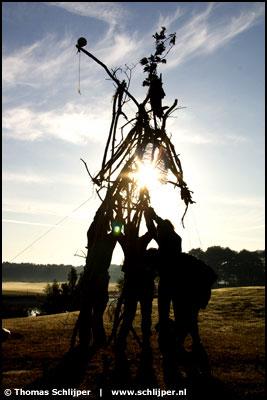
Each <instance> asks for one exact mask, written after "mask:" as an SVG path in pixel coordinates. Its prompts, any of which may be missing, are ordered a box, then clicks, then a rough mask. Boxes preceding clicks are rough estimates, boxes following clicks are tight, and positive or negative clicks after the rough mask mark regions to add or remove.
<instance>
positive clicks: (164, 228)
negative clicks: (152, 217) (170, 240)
mask: <svg viewBox="0 0 267 400" xmlns="http://www.w3.org/2000/svg"><path fill="white" fill-rule="evenodd" d="M173 233H174V226H173V224H172V223H171V221H169V220H168V219H165V220H164V221H162V222H161V223H160V224H159V225H158V234H159V236H161V237H168V236H169V235H172V234H173Z"/></svg>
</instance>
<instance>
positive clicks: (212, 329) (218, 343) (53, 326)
mask: <svg viewBox="0 0 267 400" xmlns="http://www.w3.org/2000/svg"><path fill="white" fill-rule="evenodd" d="M76 318H77V313H75V312H74V313H64V314H58V315H50V316H41V317H28V318H14V319H6V320H3V326H4V327H5V328H7V329H10V330H11V332H12V336H11V338H10V339H9V340H7V341H6V342H5V343H4V344H3V363H2V365H3V367H2V368H3V374H2V377H3V379H2V385H3V388H14V387H16V388H19V387H23V386H25V385H28V384H30V383H31V382H33V381H34V380H36V379H38V378H40V377H41V376H42V375H43V374H44V372H46V371H47V370H49V369H51V368H52V367H54V366H56V365H57V364H58V362H59V361H60V360H61V359H62V357H63V355H64V353H66V352H67V350H68V347H69V342H70V337H71V332H72V329H73V325H74V322H75V320H76ZM156 322H157V306H156V301H155V303H154V307H153V323H154V324H155V323H156ZM105 323H106V328H107V331H108V332H110V328H111V324H110V322H109V320H108V317H107V316H106V319H105ZM199 325H200V333H201V337H202V340H203V344H204V346H205V348H206V350H207V353H208V355H209V359H210V364H211V368H212V375H213V377H214V378H215V379H218V380H220V381H221V382H223V384H224V385H226V387H227V388H228V389H229V390H230V392H232V393H234V394H235V395H236V398H238V399H242V400H243V399H244V400H252V399H253V400H260V399H263V398H264V288H262V287H249V288H248V287H247V288H230V289H216V290H213V293H212V298H211V301H210V303H209V305H208V307H207V309H206V310H203V311H202V312H201V313H200V318H199ZM139 326H140V314H139V313H138V314H137V316H136V319H135V327H136V331H137V333H138V334H140V329H139ZM152 347H153V355H154V361H153V367H154V370H155V372H156V378H157V384H156V385H155V387H162V388H164V381H163V372H162V359H161V355H160V353H159V350H158V345H157V335H156V332H155V331H153V336H152ZM139 355H140V349H139V346H138V344H137V342H136V341H135V340H134V339H133V337H132V336H131V335H130V336H129V340H128V358H129V360H130V361H129V363H130V367H131V372H132V374H133V375H134V374H137V371H138V367H139V361H140V360H139ZM103 360H109V361H108V364H109V366H107V365H105V366H104V367H103ZM113 362H114V358H113V352H112V348H111V347H108V348H106V349H105V350H101V351H99V352H98V353H97V354H95V355H94V356H93V357H92V359H91V360H90V362H89V365H88V367H87V368H86V371H85V374H84V376H83V378H82V379H81V381H80V382H79V384H78V387H79V388H83V389H91V390H93V389H96V387H98V386H99V385H101V384H104V383H103V379H107V376H106V377H105V376H104V377H103V368H104V370H105V371H106V375H109V372H108V371H109V370H110V369H112V365H113ZM104 375H105V374H104ZM101 382H102V383H101ZM214 400H217V399H216V398H215V399H214Z"/></svg>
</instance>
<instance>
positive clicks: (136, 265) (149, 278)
mask: <svg viewBox="0 0 267 400" xmlns="http://www.w3.org/2000/svg"><path fill="white" fill-rule="evenodd" d="M151 239H152V236H151V233H150V232H148V231H147V232H146V233H145V234H144V235H143V236H140V237H139V236H138V228H137V227H136V225H135V223H134V222H133V221H131V222H129V223H128V224H127V225H125V232H124V235H121V236H120V237H119V239H118V241H119V243H120V245H121V247H122V249H123V252H124V263H123V268H122V270H123V272H124V285H123V296H124V311H123V319H122V323H121V326H120V329H119V332H118V335H117V341H116V343H117V353H118V354H119V355H120V356H122V357H124V352H125V349H126V339H127V336H128V333H129V331H130V329H131V327H132V323H133V320H134V317H135V314H136V309H137V304H138V302H140V306H141V314H142V322H141V328H142V339H143V341H142V345H143V349H145V348H148V347H149V340H150V335H151V312H152V301H153V295H154V277H155V276H154V270H153V265H154V264H153V263H152V264H153V265H152V264H151V258H152V252H151V251H146V248H147V246H148V244H149V242H150V241H151Z"/></svg>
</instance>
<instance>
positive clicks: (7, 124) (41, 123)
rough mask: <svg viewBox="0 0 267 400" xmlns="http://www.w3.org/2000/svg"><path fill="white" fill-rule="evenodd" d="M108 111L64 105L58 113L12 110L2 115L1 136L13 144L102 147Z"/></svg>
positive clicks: (31, 109)
mask: <svg viewBox="0 0 267 400" xmlns="http://www.w3.org/2000/svg"><path fill="white" fill-rule="evenodd" d="M109 123H110V115H109V112H108V111H103V110H102V109H97V108H95V109H94V108H93V107H91V109H90V110H87V107H85V106H84V107H83V106H81V105H79V106H74V105H72V104H70V103H68V104H67V105H66V106H64V107H63V108H62V109H60V110H53V111H35V110H34V109H33V108H30V107H28V108H26V107H15V108H11V109H9V110H7V111H5V112H4V113H3V129H4V130H5V132H4V136H6V137H8V138H13V139H16V140H28V141H34V140H41V139H45V138H47V137H54V138H57V139H61V140H64V141H67V142H71V143H76V144H81V143H88V142H89V141H91V142H94V143H99V142H100V143H103V142H104V141H105V140H106V137H107V132H108V129H109Z"/></svg>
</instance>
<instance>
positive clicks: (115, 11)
mask: <svg viewBox="0 0 267 400" xmlns="http://www.w3.org/2000/svg"><path fill="white" fill-rule="evenodd" d="M45 4H46V5H48V6H56V7H60V8H63V9H64V10H65V11H68V12H70V13H72V14H77V15H80V16H83V17H89V18H96V19H98V20H100V21H104V22H106V23H107V24H109V25H116V24H117V23H119V22H121V21H122V19H123V18H125V16H126V10H125V8H122V7H121V6H120V5H119V3H109V2H96V3H94V2H75V3H74V2H47V3H45Z"/></svg>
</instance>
